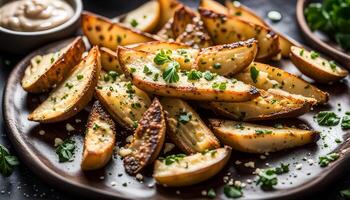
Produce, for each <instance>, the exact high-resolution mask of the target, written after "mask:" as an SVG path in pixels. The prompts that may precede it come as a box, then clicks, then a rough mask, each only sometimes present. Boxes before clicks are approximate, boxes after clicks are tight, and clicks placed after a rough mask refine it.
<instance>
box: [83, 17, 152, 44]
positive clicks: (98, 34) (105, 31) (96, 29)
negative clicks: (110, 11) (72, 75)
mask: <svg viewBox="0 0 350 200" xmlns="http://www.w3.org/2000/svg"><path fill="white" fill-rule="evenodd" d="M81 27H82V29H83V33H84V35H85V36H86V37H87V38H88V39H89V41H90V43H91V44H92V45H99V46H102V47H107V48H109V49H111V50H116V49H117V48H118V46H119V45H128V44H135V43H141V42H149V41H154V40H157V39H156V38H155V37H153V36H152V35H150V34H148V33H144V32H141V31H139V30H136V29H131V28H128V27H125V26H124V25H122V24H119V23H114V22H112V21H110V20H109V19H107V18H105V17H102V16H99V15H96V14H93V13H90V12H83V14H82V15H81Z"/></svg>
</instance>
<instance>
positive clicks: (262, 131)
mask: <svg viewBox="0 0 350 200" xmlns="http://www.w3.org/2000/svg"><path fill="white" fill-rule="evenodd" d="M271 133H272V131H271V130H255V134H257V135H262V134H271Z"/></svg>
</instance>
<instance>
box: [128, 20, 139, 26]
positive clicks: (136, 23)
mask: <svg viewBox="0 0 350 200" xmlns="http://www.w3.org/2000/svg"><path fill="white" fill-rule="evenodd" d="M130 25H131V26H132V27H134V28H135V27H136V26H137V25H139V23H138V22H137V21H136V19H132V20H131V22H130Z"/></svg>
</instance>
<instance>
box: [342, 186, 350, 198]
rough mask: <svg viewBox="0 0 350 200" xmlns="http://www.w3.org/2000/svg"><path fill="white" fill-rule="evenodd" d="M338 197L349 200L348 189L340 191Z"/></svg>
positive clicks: (349, 189)
mask: <svg viewBox="0 0 350 200" xmlns="http://www.w3.org/2000/svg"><path fill="white" fill-rule="evenodd" d="M340 195H341V196H342V197H345V198H347V199H350V188H348V189H345V190H341V191H340Z"/></svg>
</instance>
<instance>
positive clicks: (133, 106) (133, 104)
mask: <svg viewBox="0 0 350 200" xmlns="http://www.w3.org/2000/svg"><path fill="white" fill-rule="evenodd" d="M131 107H132V108H134V109H137V108H141V104H140V103H138V102H136V103H132V104H131Z"/></svg>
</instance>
